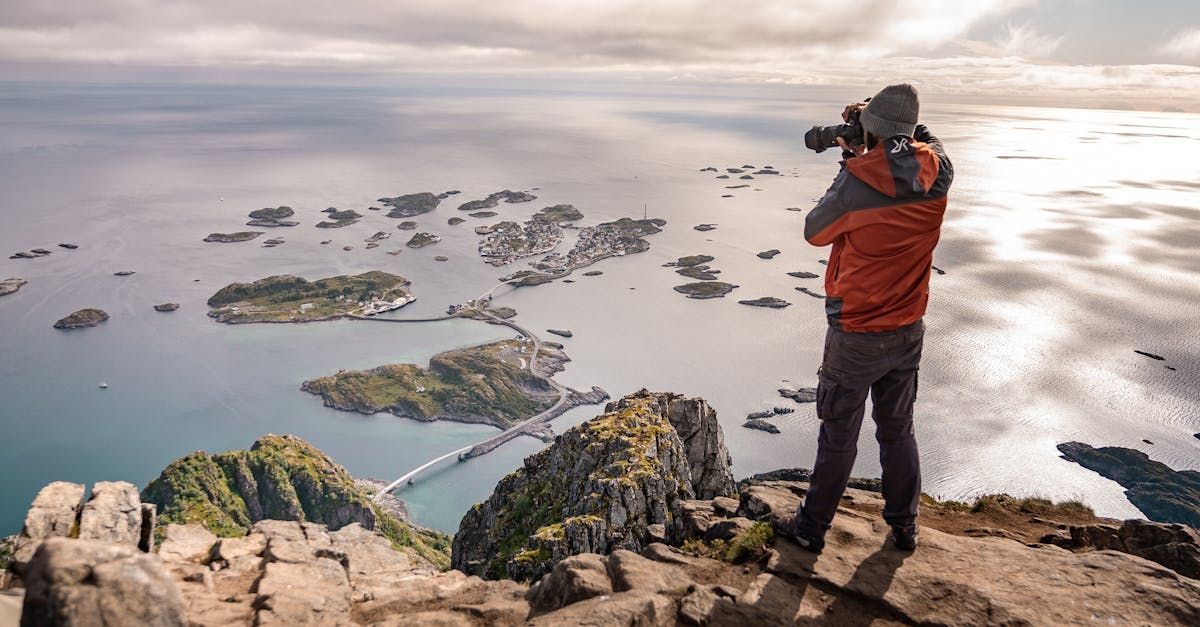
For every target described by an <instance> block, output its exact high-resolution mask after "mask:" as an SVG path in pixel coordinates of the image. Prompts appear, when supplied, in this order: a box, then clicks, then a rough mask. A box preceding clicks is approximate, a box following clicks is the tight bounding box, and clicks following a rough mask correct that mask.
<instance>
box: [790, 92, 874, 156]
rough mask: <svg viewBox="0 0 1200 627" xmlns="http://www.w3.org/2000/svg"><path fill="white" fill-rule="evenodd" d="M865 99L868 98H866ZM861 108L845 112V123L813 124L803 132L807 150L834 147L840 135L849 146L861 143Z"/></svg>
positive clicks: (822, 150)
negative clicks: (832, 124) (833, 124)
mask: <svg viewBox="0 0 1200 627" xmlns="http://www.w3.org/2000/svg"><path fill="white" fill-rule="evenodd" d="M867 100H870V98H868V99H867ZM861 113H862V109H856V108H851V109H850V110H849V111H848V112H847V114H846V118H847V119H846V123H845V124H838V125H837V126H820V125H814V126H813V127H812V128H811V129H809V131H808V132H807V133H805V134H804V145H805V146H806V147H808V149H809V150H813V151H816V152H825V149H826V148H836V147H837V145H838V143H837V138H839V137H841V138H842V139H844V140H846V143H847V144H849V145H851V146H857V145H858V144H861V143H863V131H862V123H861V122H860V121H859V115H860V114H861Z"/></svg>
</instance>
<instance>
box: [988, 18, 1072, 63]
mask: <svg viewBox="0 0 1200 627" xmlns="http://www.w3.org/2000/svg"><path fill="white" fill-rule="evenodd" d="M1004 30H1005V35H1004V37H1003V38H1002V39H1000V40H999V41H997V42H996V44H997V45H998V46H999V49H1000V51H1001V52H1003V53H1004V55H1005V56H1010V57H1020V58H1022V59H1041V58H1046V57H1049V56H1050V55H1051V54H1053V53H1054V51H1055V50H1058V47H1059V45H1061V44H1062V41H1063V38H1062V37H1061V36H1060V37H1050V36H1047V35H1043V34H1041V33H1039V32H1037V31H1036V30H1035V29H1034V28H1033V27H1032V26H1030V25H1029V24H1021V25H1018V26H1014V25H1012V24H1008V25H1006V26H1005V29H1004Z"/></svg>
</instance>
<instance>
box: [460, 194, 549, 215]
mask: <svg viewBox="0 0 1200 627" xmlns="http://www.w3.org/2000/svg"><path fill="white" fill-rule="evenodd" d="M501 200H503V201H504V202H507V203H518V202H529V201H531V200H537V196H534V195H533V194H530V193H529V192H514V191H512V190H508V189H505V190H501V191H498V192H496V193H494V194H488V197H487V198H484V199H483V200H468V201H467V202H465V203H463V204H461V205H459V206H458V210H459V211H479V210H480V209H491V208H492V207H495V206H496V205H498V204H500V201H501Z"/></svg>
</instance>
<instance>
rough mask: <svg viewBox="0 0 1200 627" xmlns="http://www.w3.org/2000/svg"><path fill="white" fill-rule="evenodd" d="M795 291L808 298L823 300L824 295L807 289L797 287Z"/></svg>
mask: <svg viewBox="0 0 1200 627" xmlns="http://www.w3.org/2000/svg"><path fill="white" fill-rule="evenodd" d="M796 291H797V292H800V293H803V294H808V295H809V296H812V297H813V298H825V295H824V294H821V293H819V292H814V291H812V290H810V289H808V288H807V287H797V288H796Z"/></svg>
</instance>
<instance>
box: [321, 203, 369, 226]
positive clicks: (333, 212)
mask: <svg viewBox="0 0 1200 627" xmlns="http://www.w3.org/2000/svg"><path fill="white" fill-rule="evenodd" d="M322 213H325V214H326V215H327V216H328V220H323V221H321V222H318V223H317V228H318V229H340V228H342V227H344V226H350V225H351V224H354V223H355V222H358V221H359V219H360V218H362V214H361V213H359V212H357V211H355V210H353V209H347V210H345V211H338V210H337V209H336V208H334V207H330V208H328V209H326V210H324V211H323V212H322Z"/></svg>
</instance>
